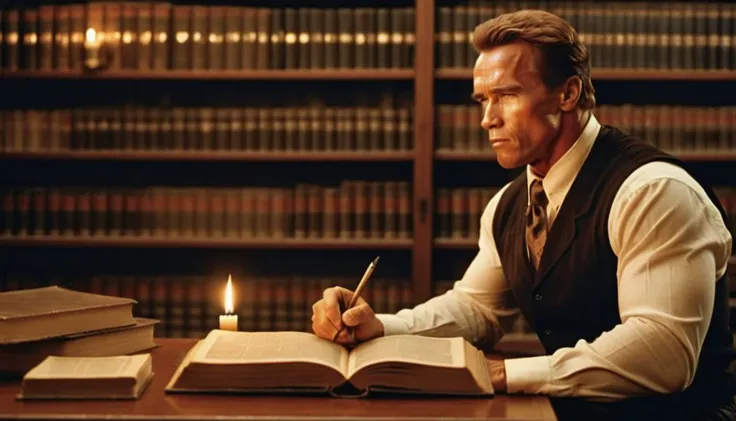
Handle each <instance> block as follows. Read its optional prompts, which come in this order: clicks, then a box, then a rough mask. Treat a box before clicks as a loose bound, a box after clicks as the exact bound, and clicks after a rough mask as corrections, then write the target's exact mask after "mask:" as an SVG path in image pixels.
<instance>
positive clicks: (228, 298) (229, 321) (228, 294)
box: [220, 275, 238, 331]
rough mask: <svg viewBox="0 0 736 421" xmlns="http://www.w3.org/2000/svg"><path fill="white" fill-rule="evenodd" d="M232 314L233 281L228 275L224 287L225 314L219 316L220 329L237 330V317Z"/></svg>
mask: <svg viewBox="0 0 736 421" xmlns="http://www.w3.org/2000/svg"><path fill="white" fill-rule="evenodd" d="M233 313H234V311H233V280H232V277H231V276H230V275H228V276H227V286H226V287H225V314H221V315H220V329H222V330H233V331H236V330H238V315H237V314H233Z"/></svg>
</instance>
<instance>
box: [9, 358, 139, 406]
mask: <svg viewBox="0 0 736 421" xmlns="http://www.w3.org/2000/svg"><path fill="white" fill-rule="evenodd" d="M152 370H153V365H152V360H151V354H140V355H132V356H115V357H53V356H52V357H47V358H46V359H45V360H43V362H42V363H41V364H39V365H37V366H36V367H34V368H33V369H32V370H31V371H29V372H28V373H26V375H25V376H24V377H23V383H22V390H21V393H20V394H19V395H18V399H137V398H138V397H139V396H140V395H141V393H143V391H144V390H145V389H146V387H147V386H148V384H149V383H150V381H151V378H152V377H153V371H152Z"/></svg>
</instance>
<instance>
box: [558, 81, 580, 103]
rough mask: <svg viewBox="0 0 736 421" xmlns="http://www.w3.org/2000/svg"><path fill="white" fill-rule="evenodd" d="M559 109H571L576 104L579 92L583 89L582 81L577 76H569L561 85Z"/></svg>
mask: <svg viewBox="0 0 736 421" xmlns="http://www.w3.org/2000/svg"><path fill="white" fill-rule="evenodd" d="M561 88H562V90H561V91H560V102H559V105H560V110H562V111H572V110H573V109H574V108H575V106H577V105H578V100H579V99H580V92H581V91H582V90H583V81H582V80H581V79H580V78H579V77H578V76H570V77H569V78H567V80H566V81H565V83H563V84H562V86H561Z"/></svg>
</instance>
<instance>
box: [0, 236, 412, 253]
mask: <svg viewBox="0 0 736 421" xmlns="http://www.w3.org/2000/svg"><path fill="white" fill-rule="evenodd" d="M412 245H413V241H412V240H411V239H405V238H399V239H345V240H342V239H327V240H320V239H295V238H264V239H257V238H253V239H209V238H201V239H200V238H189V239H187V238H175V239H174V238H172V239H169V238H156V237H117V238H106V237H101V238H94V237H0V247H2V246H13V247H34V246H35V247H70V248H71V247H110V248H203V249H255V248H257V249H331V250H335V249H377V248H380V249H410V248H411V247H412Z"/></svg>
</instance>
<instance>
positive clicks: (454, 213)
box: [434, 186, 736, 253]
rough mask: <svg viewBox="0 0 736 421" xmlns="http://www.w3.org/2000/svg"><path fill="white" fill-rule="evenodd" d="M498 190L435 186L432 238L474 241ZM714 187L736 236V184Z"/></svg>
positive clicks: (732, 231)
mask: <svg viewBox="0 0 736 421" xmlns="http://www.w3.org/2000/svg"><path fill="white" fill-rule="evenodd" d="M499 190H500V188H483V189H480V188H451V189H449V188H439V189H437V193H436V201H435V224H434V230H435V238H437V239H453V240H470V241H473V242H474V241H476V240H477V238H478V233H479V232H480V217H481V215H482V214H483V210H484V209H485V206H486V204H487V203H488V201H489V200H490V198H491V197H492V196H493V195H494V194H496V193H497V192H498V191H499ZM713 190H714V192H715V193H716V196H717V197H718V200H719V201H720V202H721V204H722V205H723V208H724V210H725V211H726V214H727V216H728V219H729V227H728V228H729V230H730V232H731V235H732V236H733V237H734V238H736V187H730V186H729V187H726V186H716V187H714V188H713ZM734 253H736V249H734Z"/></svg>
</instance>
